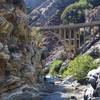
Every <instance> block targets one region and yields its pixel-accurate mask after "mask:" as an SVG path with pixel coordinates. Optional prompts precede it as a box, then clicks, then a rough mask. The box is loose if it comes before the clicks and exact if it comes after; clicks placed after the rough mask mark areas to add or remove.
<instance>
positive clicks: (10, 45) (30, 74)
mask: <svg viewBox="0 0 100 100" xmlns="http://www.w3.org/2000/svg"><path fill="white" fill-rule="evenodd" d="M25 12H26V9H25V6H24V1H23V0H0V94H1V95H0V97H1V98H0V100H15V99H16V100H22V99H23V98H24V99H25V95H24V93H23V92H25V90H27V89H29V88H30V89H31V90H34V89H33V88H34V86H35V87H36V83H37V80H38V77H37V73H39V74H40V72H38V70H39V69H41V67H40V61H39V60H40V59H38V61H37V62H35V63H34V61H36V59H37V58H38V55H37V54H38V53H37V51H38V48H37V47H36V46H35V45H34V44H35V43H34V41H33V42H32V39H31V29H30V27H29V26H28V18H27V15H26V14H25ZM34 50H37V51H34ZM40 55H41V54H40ZM33 58H34V59H33ZM36 65H37V67H36ZM18 94H19V95H20V96H21V97H22V99H20V97H19V98H18V97H16V95H18ZM33 94H34V92H32V93H30V95H31V96H30V97H31V98H34V96H33ZM12 95H13V97H14V98H15V99H12ZM22 95H23V96H22ZM27 95H28V94H27ZM28 96H29V95H28ZM28 96H27V97H28ZM35 97H36V96H35Z"/></svg>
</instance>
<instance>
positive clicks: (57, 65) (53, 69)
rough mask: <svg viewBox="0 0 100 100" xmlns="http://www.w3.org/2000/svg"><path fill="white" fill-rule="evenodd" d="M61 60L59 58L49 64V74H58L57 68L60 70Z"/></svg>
mask: <svg viewBox="0 0 100 100" xmlns="http://www.w3.org/2000/svg"><path fill="white" fill-rule="evenodd" d="M62 63H63V61H61V60H54V61H53V62H52V63H51V64H50V65H49V67H50V71H49V74H52V75H53V76H55V75H57V74H59V70H60V67H61V65H62Z"/></svg>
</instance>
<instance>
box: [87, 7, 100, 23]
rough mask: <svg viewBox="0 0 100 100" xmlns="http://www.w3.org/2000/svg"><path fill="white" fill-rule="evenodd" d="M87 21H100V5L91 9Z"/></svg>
mask: <svg viewBox="0 0 100 100" xmlns="http://www.w3.org/2000/svg"><path fill="white" fill-rule="evenodd" d="M86 18H87V21H89V22H92V21H99V20H100V6H98V7H95V8H94V9H92V10H90V11H89V14H88V15H87V17H86Z"/></svg>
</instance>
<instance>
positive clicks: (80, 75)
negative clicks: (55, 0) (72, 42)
mask: <svg viewBox="0 0 100 100" xmlns="http://www.w3.org/2000/svg"><path fill="white" fill-rule="evenodd" d="M93 61H94V58H92V57H91V56H90V55H81V56H77V57H76V58H75V59H74V60H72V61H71V62H70V63H69V66H68V68H67V69H66V70H64V72H63V76H64V77H65V76H68V75H73V76H74V77H75V78H76V79H77V80H80V79H85V77H86V76H87V73H88V72H89V71H91V70H92V69H95V68H97V67H98V66H97V64H96V63H94V62H93Z"/></svg>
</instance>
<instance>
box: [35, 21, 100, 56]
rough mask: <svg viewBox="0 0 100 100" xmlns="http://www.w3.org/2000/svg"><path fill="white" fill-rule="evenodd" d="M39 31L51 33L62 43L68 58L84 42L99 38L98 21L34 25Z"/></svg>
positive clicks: (99, 28) (80, 48) (75, 52)
mask: <svg viewBox="0 0 100 100" xmlns="http://www.w3.org/2000/svg"><path fill="white" fill-rule="evenodd" d="M36 29H37V30H39V31H41V32H49V33H53V34H54V35H55V36H56V37H57V38H58V40H59V41H60V42H61V43H62V45H63V46H64V48H65V51H66V53H67V55H68V57H69V58H73V56H74V55H76V54H77V52H78V51H79V50H82V47H84V46H85V45H86V44H89V43H91V42H92V41H94V40H95V39H97V38H100V21H95V22H91V23H79V24H69V25H58V26H43V27H36Z"/></svg>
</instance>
